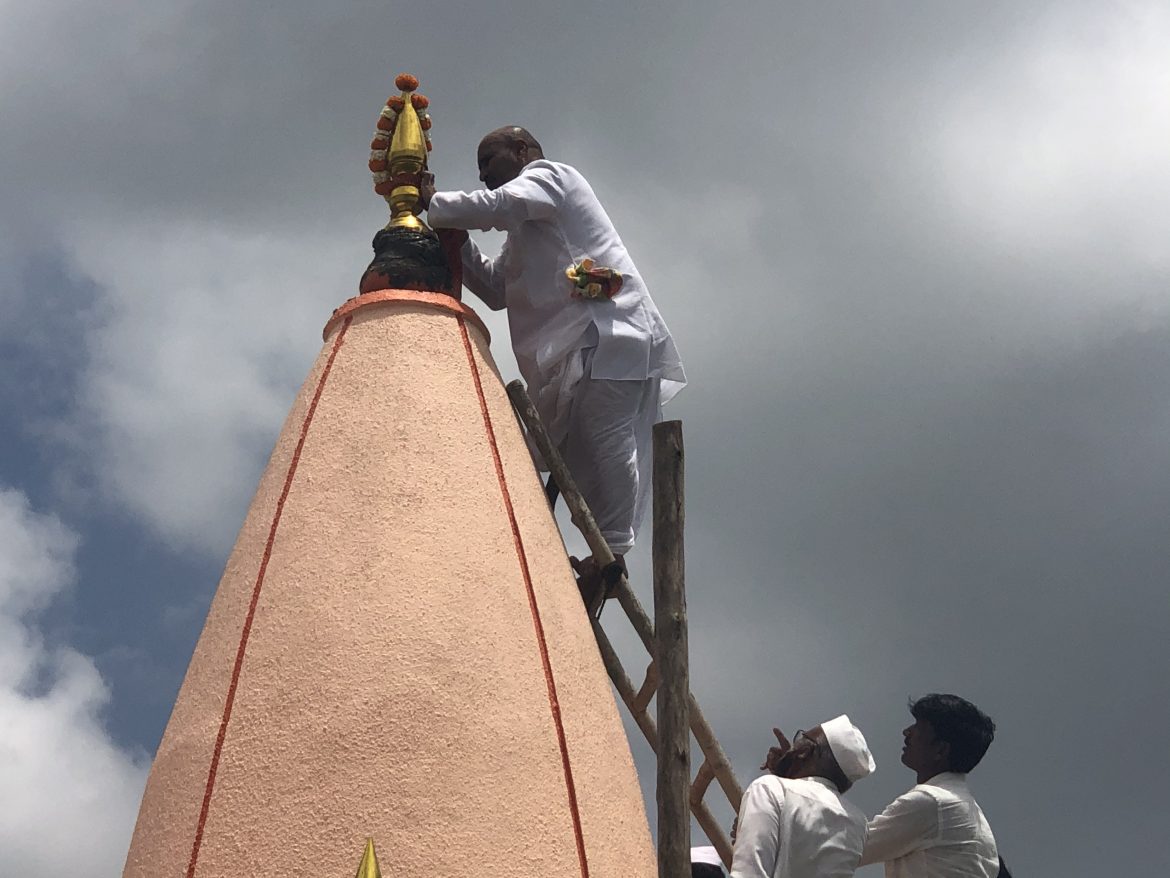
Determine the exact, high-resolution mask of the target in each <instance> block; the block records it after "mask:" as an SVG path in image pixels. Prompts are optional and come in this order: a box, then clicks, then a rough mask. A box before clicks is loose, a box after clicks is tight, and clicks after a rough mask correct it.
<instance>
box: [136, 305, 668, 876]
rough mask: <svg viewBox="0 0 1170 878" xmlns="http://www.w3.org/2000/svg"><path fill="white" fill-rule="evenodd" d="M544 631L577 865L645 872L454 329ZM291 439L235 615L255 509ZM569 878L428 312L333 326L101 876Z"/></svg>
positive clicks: (529, 509) (480, 432)
mask: <svg viewBox="0 0 1170 878" xmlns="http://www.w3.org/2000/svg"><path fill="white" fill-rule="evenodd" d="M466 325H467V331H468V334H469V337H470V341H471V348H472V352H473V358H474V360H475V362H476V364H477V365H478V368H479V371H480V376H481V381H482V384H483V391H484V396H485V400H486V404H487V407H488V410H489V413H490V418H491V422H492V426H493V427H494V431H495V438H496V442H497V446H498V449H499V453H500V456H501V459H502V465H503V470H504V477H505V481H506V483H507V487H508V490H509V493H510V495H511V499H512V503H513V504H514V507H515V511H516V518H517V523H518V527H519V532H520V537H521V541H522V544H523V549H524V553H525V556H526V558H527V562H528V565H529V569H530V571H531V578H532V583H533V589H534V593H535V598H536V602H537V605H538V608H539V613H540V617H541V620H542V622H543V625H544V631H545V636H546V639H547V645H548V652H549V661H550V664H551V669H552V673H553V677H554V680H555V686H556V693H557V696H558V698H559V703H560V708H561V712H562V718H563V724H564V731H565V738H566V742H567V750H568V755H569V761H570V767H571V772H572V776H573V781H574V783H575V788H576V794H577V803H578V811H579V820H580V824H581V829H582V833H583V837H584V842H585V852H586V860H587V868H588V874H590V875H592V876H597V878H607V876H612V878H618V876H622V878H627V876H631V875H632V876H645V878H651V876H653V875H654V874H655V872H656V866H655V862H654V856H653V850H652V846H651V841H650V837H649V832H648V829H647V825H646V819H645V813H644V810H643V804H642V798H641V793H640V791H639V788H638V783H637V778H636V776H635V773H634V767H633V761H632V759H631V757H630V752H629V747H628V744H627V742H626V739H625V735H624V733H623V730H622V727H621V723H620V721H619V718H618V715H617V709H616V706H615V704H614V700H613V697H612V695H611V692H610V688H609V682H608V679H607V677H606V675H605V671H604V669H603V667H602V665H601V661H600V658H599V656H598V654H597V649H596V646H595V644H594V642H593V637H592V633H591V631H590V628H589V624H588V620H587V618H586V615H585V612H584V609H583V608H582V606H581V601H580V599H579V597H578V595H577V591H576V587H575V585H574V583H573V578H572V574H571V572H570V570H569V566H568V563H567V561H566V558H565V551H564V547H563V544H562V543H561V539H560V535H559V533H558V532H557V529H556V525H555V523H554V522H553V520H552V517H551V515H550V514H549V511H548V507H547V504H546V502H545V500H544V496H543V492H542V490H541V485H540V482H539V480H538V479H537V477H536V475H535V473H534V471H533V467H532V464H531V462H530V459H529V457H528V452H527V450H526V448H525V445H524V442H523V439H522V437H521V435H520V432H519V428H518V426H517V423H516V419H515V416H514V415H513V413H512V410H511V407H510V405H509V403H508V400H507V397H506V395H505V393H504V389H503V386H502V385H501V383H500V380H499V377H498V375H497V373H496V369H495V366H494V363H493V362H492V360H491V356H490V353H489V351H488V348H487V344H486V342H485V340H484V338H483V336H482V334H481V333H480V331H479V330H478V329H477V328H476V327H475V326H474V325H472V324H471V323H467V324H466ZM339 332H344V333H345V336H344V339H343V343H342V345H341V346H340V348H338V349H337V354H336V358H335V360H334V362H333V365H332V369H331V371H330V373H329V375H328V380H327V381H326V383H325V385H324V389H323V391H322V394H321V397H320V401H319V403H318V406H317V409H316V411H315V414H314V417H313V420H312V422H311V425H310V427H309V429H308V432H307V436H306V441H305V444H304V447H303V450H302V452H301V456H300V459H299V462H298V465H297V469H296V474H295V478H294V479H293V481H292V484H291V489H290V491H289V493H288V496H287V499H286V501H285V504H284V508H283V513H282V517H281V520H280V523H279V527H278V528H277V530H276V535H275V539H274V541H273V544H272V548H271V551H270V553H269V554H270V557H269V562H268V565H267V569H266V571H265V576H264V579H263V583H262V588H261V590H260V595H259V600H258V602H257V605H256V610H255V614H254V621H253V625H252V628H251V631H250V636H249V639H248V641H247V647H246V651H245V653H244V659H243V662H242V665H241V668H240V673H239V679H238V688H237V690H236V693H235V698H234V702H233V704H232V710H231V715H230V721H229V722H228V723H227V726H226V732H225V734H224V738H223V743H222V747H221V755H220V760H219V764H218V770H217V773H216V777H215V781H214V784H213V785H212V786H211V794H210V797H209V798H208V807H207V814H206V818H205V820H204V831H203V836H202V840H201V844H200V846H199V849H198V857H197V861H196V866H195V869H194V870H193V872H189V863H190V860H191V854H192V847H193V843H194V839H195V835H196V828H197V825H198V824H199V821H200V811H201V807H202V805H203V802H204V798H205V792H206V790H207V789H208V773H209V767H210V765H211V761H212V755H213V752H214V750H215V746H216V737H217V735H218V734H219V732H220V727H221V721H222V718H223V715H224V710H225V704H226V699H227V693H228V689H229V685H230V681H231V677H232V673H233V666H234V665H235V662H236V656H237V651H238V648H239V645H240V641H241V632H242V629H243V627H244V621H245V618H246V616H247V613H248V608H249V604H250V602H251V600H252V596H253V590H254V586H255V584H256V581H257V574H258V570H259V568H260V566H261V562H262V559H263V557H264V554H265V546H266V543H267V541H268V538H269V533H270V530H271V526H272V521H273V516H274V513H275V511H276V507H277V504H278V500H279V497H280V494H281V491H282V489H283V488H284V484H285V479H286V476H287V474H288V471H289V466H290V462H291V459H292V457H293V453H294V450H295V448H296V446H297V442H298V440H299V438H300V435H301V429H302V425H303V422H304V420H305V416H306V413H307V411H308V409H309V405H310V401H311V399H312V397H313V395H314V393H315V392H316V390H317V387H318V384H319V382H320V378H321V375H322V372H323V370H324V369H325V364H326V362H327V360H328V358H329V356H330V352H331V351H332V350H333V349H334V343H335V341H336V338H337V334H338V333H339ZM367 836H369V837H372V838H373V839H374V840H375V842H376V843H377V845H378V849H379V851H380V852H383V853H382V856H381V859H382V865H383V868H384V869H389V870H390V871H391V872H394V873H396V874H406V875H427V876H463V875H468V876H470V875H478V874H492V875H501V876H517V878H519V876H542V878H556V876H566V878H569V876H581V875H582V874H583V871H582V868H581V864H580V862H579V857H578V852H577V846H576V842H575V836H574V830H573V819H572V814H571V809H570V806H569V799H568V794H567V789H566V782H565V774H564V769H563V764H562V759H561V752H560V748H559V745H558V739H557V734H556V729H555V726H554V723H553V717H552V711H551V708H550V700H549V692H548V688H547V685H546V678H545V672H544V667H543V665H542V661H541V655H540V650H539V648H538V643H537V637H536V633H535V628H534V624H533V617H532V612H531V609H530V605H529V598H528V592H527V589H526V586H525V582H524V578H523V576H522V572H521V565H520V561H519V559H518V556H517V549H516V543H515V540H514V537H513V532H512V529H511V526H510V524H509V520H508V517H507V515H506V511H505V505H504V499H503V494H502V491H501V488H500V483H499V479H498V476H497V471H496V468H495V463H494V460H493V456H492V450H491V445H490V440H489V435H488V432H487V431H486V430H485V427H484V421H483V416H482V413H481V408H480V400H479V397H478V395H477V392H476V389H475V384H474V380H473V377H472V373H471V367H470V364H469V362H468V356H467V353H466V350H465V347H464V342H463V338H462V335H461V332H460V328H459V320H458V318H457V317H456V316H454V315H453V314H451V313H449V312H446V311H441V310H438V309H436V308H434V307H427V306H425V305H422V304H413V303H409V302H406V303H404V302H386V303H382V304H379V305H376V306H372V307H368V308H364V309H361V310H359V311H357V312H355V313H354V314H353V315H352V322H351V323H350V324H349V325H348V327H345V326H338V327H335V328H334V329H333V331H332V333H331V334H330V335H329V336H328V337H327V338H326V342H325V347H324V348H323V350H322V353H321V355H320V357H319V358H318V360H317V362H316V364H315V365H314V367H313V369H312V371H311V372H310V374H309V377H308V379H307V380H306V382H305V385H304V387H303V388H302V390H301V392H300V394H299V396H298V397H297V400H296V402H295V404H294V405H293V408H292V411H291V412H290V414H289V417H288V420H287V422H286V423H285V425H284V428H283V430H282V431H281V435H280V438H279V440H278V441H277V444H276V448H275V450H274V451H273V455H272V458H271V460H270V461H269V464H268V467H267V469H266V470H265V472H264V475H263V477H262V479H261V482H260V485H259V488H258V490H257V493H256V496H255V498H254V500H253V502H252V505H251V507H250V509H249V511H248V515H247V518H246V520H245V522H244V525H243V528H242V530H241V531H240V535H239V538H238V540H237V543H236V546H235V548H234V550H233V552H232V554H231V557H230V558H229V560H228V563H227V567H226V569H225V571H224V575H223V579H222V581H221V582H220V585H219V589H218V591H217V593H216V595H215V598H214V600H213V602H212V605H211V609H210V612H209V615H208V618H207V622H206V625H205V628H204V630H203V633H202V635H201V637H200V639H199V642H198V645H197V646H196V649H195V652H194V655H193V657H192V659H191V664H190V667H189V668H188V671H187V676H186V678H185V680H184V682H183V685H182V688H181V690H180V692H179V696H178V700H177V702H176V704H175V708H174V711H173V713H172V715H171V719H170V722H169V723H168V725H167V728H166V731H165V733H164V735H163V739H162V742H161V744H160V746H159V750H158V753H157V755H156V758H155V762H154V766H153V768H152V770H151V774H150V778H149V780H148V783H147V787H146V792H145V795H144V797H143V801H142V806H141V810H140V812H139V817H138V823H137V826H136V828H135V832H134V837H133V841H132V843H131V848H130V852H129V857H128V860H127V864H126V869H125V872H124V875H125V876H127V878H131V876H133V878H147V876H149V878H159V876H183V875H187V874H194V875H197V876H205V878H213V876H214V878H227V876H233V878H234V876H242V875H247V876H255V878H266V876H271V878H277V876H280V878H287V876H290V875H295V876H300V875H304V876H313V878H324V876H344V875H348V874H351V873H352V872H353V870H354V869H355V868H356V864H357V862H358V860H359V859H360V857H361V853H362V849H363V846H364V843H365V839H366V837H367Z"/></svg>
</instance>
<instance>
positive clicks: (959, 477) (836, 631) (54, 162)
mask: <svg viewBox="0 0 1170 878" xmlns="http://www.w3.org/2000/svg"><path fill="white" fill-rule="evenodd" d="M634 6H635V7H636V8H631V4H628V3H624V2H611V0H606V2H596V3H583V2H576V3H562V2H550V0H539V2H538V0H517V2H512V3H509V4H496V3H485V2H482V0H481V2H471V0H469V2H465V3H453V2H443V0H432V2H428V3H426V4H416V5H406V4H379V3H373V2H350V0H335V2H333V3H305V2H302V0H288V2H284V3H280V4H277V3H268V4H262V3H239V2H226V0H152V2H150V3H145V2H138V3H131V2H117V3H112V4H111V3H105V4H98V3H83V2H80V0H36V2H33V0H0V108H2V113H3V115H2V127H0V352H2V357H3V369H2V370H0V752H2V753H3V763H4V764H3V766H2V768H0V776H2V780H0V863H3V865H4V869H3V871H4V872H5V874H8V873H9V872H10V873H11V874H13V875H17V874H20V875H28V876H40V875H49V874H65V873H68V874H71V875H76V876H78V878H104V876H109V875H112V874H117V873H118V872H120V870H121V867H122V863H123V860H124V857H125V852H126V848H127V846H128V843H129V836H130V831H131V829H132V826H133V821H134V818H135V815H136V813H137V808H138V800H139V796H140V795H141V789H142V785H143V782H144V779H145V773H146V771H147V769H148V766H149V763H150V759H151V756H152V754H153V752H154V749H155V747H156V746H157V744H158V740H159V737H160V735H161V734H162V729H163V726H164V725H165V723H166V721H167V718H168V716H169V712H170V708H171V705H172V703H173V700H174V696H175V693H176V691H177V688H178V686H179V683H180V681H181V679H182V675H183V672H184V670H185V668H186V664H187V661H188V659H189V657H190V654H191V650H192V647H193V645H194V642H195V639H196V638H197V637H198V634H199V631H200V629H201V625H202V622H203V618H204V615H205V613H206V611H207V607H208V604H209V602H210V599H211V595H212V593H213V591H214V588H215V585H216V583H217V581H218V579H219V575H220V572H221V570H222V567H223V564H224V561H225V559H226V557H227V553H228V551H229V550H230V548H231V545H232V542H233V540H234V536H235V533H236V530H237V529H238V527H239V526H240V524H241V522H242V520H243V514H244V510H245V508H246V506H247V503H248V501H249V499H250V496H251V493H252V491H253V489H254V487H255V485H256V481H257V478H258V476H259V473H260V471H261V469H262V467H263V466H264V463H265V462H266V460H267V455H268V453H269V451H270V450H271V447H272V443H273V441H274V439H275V436H276V433H277V431H278V429H279V426H280V423H281V421H282V419H283V418H284V415H285V413H286V412H287V410H288V407H289V405H290V403H291V401H292V399H293V396H294V394H295V392H296V390H297V388H298V386H299V385H300V383H301V381H302V380H303V378H304V376H305V374H306V372H307V370H308V368H309V366H310V364H311V362H312V360H313V358H314V356H315V355H316V352H317V350H318V349H319V346H320V338H321V336H320V331H321V327H322V326H323V324H324V322H325V320H326V318H327V317H328V315H329V313H330V311H331V310H332V309H333V308H334V307H336V306H337V305H338V304H340V303H341V302H342V301H343V300H344V299H346V298H348V297H349V296H350V295H352V294H353V293H354V292H355V291H356V284H357V280H358V278H359V276H360V275H361V272H362V270H363V269H364V267H365V265H366V263H367V262H368V259H369V239H370V238H371V237H372V235H373V232H374V231H375V230H376V229H377V228H378V227H379V226H380V225H381V224H382V223H384V222H385V206H384V204H383V202H382V201H381V200H380V199H378V198H377V197H376V196H374V195H373V193H372V192H371V191H370V187H371V184H370V180H369V176H368V172H367V171H366V169H365V161H366V157H367V150H368V146H367V144H368V141H369V137H370V131H371V130H372V128H373V123H374V121H375V119H376V116H377V112H378V108H379V106H380V105H381V103H382V102H383V101H384V100H385V98H386V97H387V95H389V94H391V93H392V91H393V85H392V82H393V76H394V74H395V73H397V72H399V71H402V70H409V71H412V72H414V73H416V74H417V75H418V76H419V77H420V78H421V80H422V83H423V86H422V91H423V92H425V93H426V94H427V95H428V96H429V97H430V98H431V100H432V115H433V117H434V120H435V128H434V131H433V134H434V141H435V151H434V153H433V155H432V167H433V170H434V171H435V173H436V174H437V176H438V183H439V186H440V187H441V188H473V187H475V186H476V185H478V183H477V180H476V172H475V164H474V150H475V145H476V142H477V141H478V138H479V136H480V135H481V134H482V133H483V132H485V131H487V130H488V129H491V128H494V127H496V126H498V125H502V124H512V123H516V124H523V125H526V126H528V127H529V128H531V129H532V130H533V132H534V133H535V134H536V135H537V136H538V137H539V138H540V139H541V140H542V142H543V143H544V145H545V148H546V152H547V153H548V154H549V156H550V157H553V158H557V159H562V160H565V161H569V162H571V163H572V164H574V165H576V166H577V167H578V168H580V169H581V170H582V171H583V172H584V173H585V174H586V176H587V177H588V178H589V179H590V181H591V182H592V183H593V185H594V188H595V189H596V190H597V192H598V194H599V196H600V197H601V198H602V200H603V202H604V203H605V205H606V207H607V209H608V210H609V211H610V213H611V215H612V216H613V218H614V220H615V222H616V224H617V226H618V228H619V230H620V231H621V233H622V235H623V238H624V239H625V241H626V243H627V245H628V246H629V247H630V249H631V251H632V253H633V256H634V258H635V260H636V261H637V263H638V266H639V268H640V270H641V272H642V274H643V275H644V276H645V277H646V279H647V281H648V283H649V285H650V288H651V291H652V294H653V296H654V298H655V300H656V302H657V303H658V305H659V308H660V309H661V311H662V313H663V315H664V316H665V318H666V320H667V322H668V323H669V325H670V327H671V329H672V330H673V332H674V334H675V336H676V339H677V341H678V345H679V348H680V350H681V351H682V354H683V358H684V360H685V363H686V367H687V372H688V375H689V377H690V380H691V384H690V386H689V387H688V388H687V389H686V390H685V391H684V392H683V394H682V395H680V396H679V397H678V398H677V399H676V400H675V402H674V403H672V405H671V407H670V409H669V410H668V415H669V416H671V417H677V418H681V419H682V420H683V422H684V429H685V437H686V453H687V458H686V461H687V521H688V534H687V538H688V544H687V545H688V556H687V573H688V588H689V604H690V622H691V631H690V641H691V647H692V655H691V659H692V681H693V688H694V690H695V691H696V694H697V695H698V697H699V700H700V701H701V702H702V703H703V705H704V707H705V710H706V712H707V715H708V718H709V719H710V720H711V722H712V724H713V725H714V727H715V729H716V732H717V734H718V735H719V736H720V738H721V739H722V740H723V742H724V745H725V746H726V748H727V750H728V752H729V754H730V755H731V757H732V760H733V762H734V764H735V766H736V768H737V771H738V772H739V774H740V777H741V779H742V780H744V781H745V782H746V781H747V780H749V779H750V778H751V777H753V776H754V773H755V772H754V767H755V766H756V765H758V763H759V760H760V758H761V756H762V753H763V752H764V750H766V748H767V746H768V745H769V743H770V740H771V733H770V729H771V727H772V726H773V725H776V724H779V725H781V726H783V727H784V728H785V729H787V730H788V731H790V732H791V731H793V730H795V729H796V728H797V727H808V726H811V725H813V724H815V723H816V722H818V721H821V720H823V719H827V718H829V717H830V716H833V715H835V714H836V713H840V712H842V711H847V712H848V713H849V714H850V715H851V716H852V717H853V718H854V720H855V721H856V722H857V723H858V724H859V725H861V726H862V728H863V729H864V730H865V732H866V734H867V735H868V737H869V740H870V742H871V745H872V747H873V749H874V752H875V756H876V758H877V762H878V772H877V773H876V774H875V775H874V776H873V777H872V778H870V779H867V780H865V781H863V782H862V783H859V784H858V785H857V787H856V788H855V789H854V791H853V792H851V793H850V796H851V798H852V799H853V800H854V801H856V802H857V803H858V804H859V805H861V806H862V807H863V808H865V809H866V810H867V811H868V812H870V813H873V812H875V811H877V810H880V808H881V807H882V806H883V805H884V804H885V803H886V802H888V801H889V800H890V799H892V798H893V797H894V796H896V795H898V794H899V793H901V792H903V791H904V790H905V789H906V788H908V787H909V786H911V785H912V784H913V781H914V778H913V776H912V774H911V773H910V772H909V771H908V770H907V769H905V768H903V767H902V766H901V765H900V764H899V762H898V754H899V752H900V746H901V738H900V735H899V732H900V730H901V729H902V728H903V727H904V726H905V725H906V723H907V720H908V714H907V712H906V700H907V697H908V696H911V695H921V694H924V693H926V692H931V691H951V692H956V693H958V694H960V695H963V696H965V697H967V698H969V699H971V700H972V701H974V702H976V703H977V704H979V705H980V706H981V707H983V708H984V709H985V710H986V711H987V712H989V713H990V714H991V715H992V716H993V717H994V718H995V720H996V721H997V723H998V726H999V736H998V738H997V740H996V742H995V744H994V745H993V746H992V748H991V750H990V752H989V753H988V756H987V757H986V759H985V761H984V763H983V764H982V765H981V766H980V767H979V768H978V769H977V770H976V772H975V773H974V774H973V775H972V785H973V787H974V789H975V791H976V794H977V796H978V797H979V799H980V801H981V803H982V804H983V806H984V809H985V811H986V813H987V815H988V817H989V819H990V821H991V823H992V826H993V828H994V831H995V834H996V837H997V839H998V840H999V843H1000V847H1001V852H1002V853H1003V855H1004V856H1005V858H1006V859H1007V861H1008V862H1009V863H1010V864H1011V865H1012V867H1013V871H1014V872H1015V873H1016V874H1017V875H1020V876H1027V875H1033V876H1062V878H1077V876H1085V878H1090V876H1091V878H1098V876H1101V875H1105V874H1114V873H1116V872H1118V871H1124V872H1126V873H1129V874H1146V875H1153V874H1160V873H1164V872H1165V871H1166V870H1167V869H1168V868H1170V854H1168V853H1167V849H1166V846H1165V844H1164V842H1163V840H1162V837H1161V836H1162V834H1163V833H1164V832H1165V827H1166V826H1167V825H1168V823H1170V809H1168V807H1167V805H1166V804H1165V802H1166V798H1165V795H1164V792H1163V790H1162V789H1161V785H1162V784H1163V783H1164V782H1165V780H1166V778H1167V777H1168V776H1170V756H1168V755H1167V753H1168V751H1167V748H1166V743H1165V742H1166V728H1167V726H1168V725H1170V691H1168V690H1170V683H1168V680H1170V674H1168V671H1170V613H1168V610H1170V599H1168V591H1170V588H1168V586H1170V396H1168V388H1170V240H1168V237H1167V231H1166V230H1167V229H1170V51H1167V48H1166V47H1167V46H1168V45H1170V4H1167V3H1166V2H1162V3H1151V2H1123V3H1107V2H1101V0H1096V2H1083V3H1079V2H1063V3H1059V4H1057V3H1042V2H1021V0H1015V2H1003V3H997V2H979V3H975V2H969V3H960V2H941V0H940V2H933V3H925V2H923V3H913V2H897V3H893V2H867V3H860V2H857V3H843V2H807V3H799V4H793V3H785V2H777V0H766V2H759V3H747V2H744V3H731V4H724V5H721V6H717V5H712V4H709V3H688V2H679V3H655V4H641V5H638V4H634ZM486 240H487V243H488V244H489V246H498V243H499V239H498V237H490V236H489V237H487V238H486ZM470 298H471V297H469V299H470ZM471 304H473V305H475V304H477V303H476V302H475V301H474V300H473V299H471ZM481 311H482V312H486V309H483V308H481ZM488 322H489V325H490V326H491V328H492V331H493V336H494V338H495V341H494V343H493V350H494V352H495V354H496V356H497V358H498V360H499V362H500V364H501V368H502V369H503V370H504V372H505V375H506V377H508V378H511V377H513V376H514V375H515V366H514V362H513V360H512V357H511V354H510V352H509V350H508V346H507V330H506V324H505V323H504V322H503V321H502V320H500V315H491V316H490V317H489V318H488ZM637 554H638V557H637V558H635V559H634V564H633V574H634V576H635V579H636V580H637V588H638V590H639V592H640V593H641V594H642V595H643V596H644V597H645V598H646V600H647V602H648V600H649V594H650V578H649V571H648V555H649V539H648V538H645V539H643V541H642V543H641V546H640V548H639V550H638V553H637ZM605 618H606V621H607V622H608V623H609V624H611V625H614V624H615V623H617V622H618V621H619V619H620V617H619V615H618V613H617V612H616V611H615V610H607V613H606V617H605ZM621 642H622V644H623V648H624V652H625V654H626V655H628V657H629V658H630V665H631V670H634V669H639V668H641V667H642V664H643V659H642V658H641V657H640V656H637V654H636V653H635V652H634V651H632V650H631V649H629V647H630V646H631V642H630V638H628V637H626V638H623V639H622V641H621ZM633 749H634V752H635V756H636V758H637V760H638V763H639V767H640V770H641V772H642V775H643V780H644V782H645V781H648V782H649V783H652V779H653V765H652V761H651V760H650V758H649V754H648V751H647V749H646V748H645V747H644V746H643V745H642V743H641V741H640V740H636V741H634V742H633ZM650 802H651V809H652V808H653V801H652V791H651V799H650ZM721 814H722V812H721ZM726 817H727V820H728V822H729V821H730V812H727V813H726ZM696 843H701V839H696ZM860 874H863V875H866V876H870V875H873V874H874V870H873V869H869V870H864V871H863V872H862V873H860ZM877 874H880V870H877Z"/></svg>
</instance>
